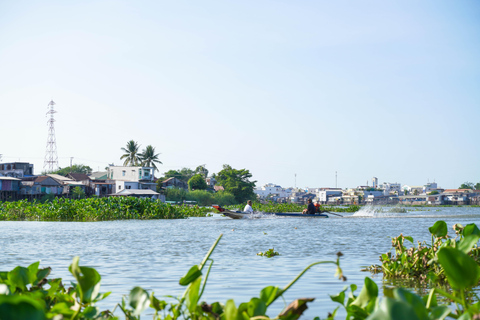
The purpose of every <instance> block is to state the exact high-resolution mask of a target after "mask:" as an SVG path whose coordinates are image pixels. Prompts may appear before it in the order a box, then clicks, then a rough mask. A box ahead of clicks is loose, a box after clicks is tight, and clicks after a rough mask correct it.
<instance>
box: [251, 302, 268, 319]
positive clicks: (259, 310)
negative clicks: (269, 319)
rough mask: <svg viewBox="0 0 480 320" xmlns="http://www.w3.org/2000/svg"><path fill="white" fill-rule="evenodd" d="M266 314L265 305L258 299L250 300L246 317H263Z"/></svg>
mask: <svg viewBox="0 0 480 320" xmlns="http://www.w3.org/2000/svg"><path fill="white" fill-rule="evenodd" d="M265 312H267V304H266V303H265V301H263V300H262V299H259V298H252V299H251V300H250V302H248V315H249V316H250V317H255V316H263V315H265Z"/></svg>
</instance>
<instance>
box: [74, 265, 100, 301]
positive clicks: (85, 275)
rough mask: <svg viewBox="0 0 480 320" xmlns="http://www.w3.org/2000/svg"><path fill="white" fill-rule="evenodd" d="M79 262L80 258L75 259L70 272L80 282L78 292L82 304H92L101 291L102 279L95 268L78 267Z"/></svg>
mask: <svg viewBox="0 0 480 320" xmlns="http://www.w3.org/2000/svg"><path fill="white" fill-rule="evenodd" d="M79 260H80V258H79V257H74V258H73V262H72V264H71V265H70V267H69V268H68V270H69V271H70V272H71V273H72V275H73V276H74V277H75V279H77V281H78V286H77V292H78V295H79V298H80V301H81V302H82V303H91V302H92V301H94V300H95V298H96V297H97V296H98V292H99V291H100V280H101V277H100V274H98V272H97V270H95V269H94V268H89V267H80V266H78V262H79Z"/></svg>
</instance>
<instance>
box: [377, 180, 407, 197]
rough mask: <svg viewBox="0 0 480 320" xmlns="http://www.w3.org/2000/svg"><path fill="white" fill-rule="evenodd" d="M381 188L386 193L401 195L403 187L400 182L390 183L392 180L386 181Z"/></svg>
mask: <svg viewBox="0 0 480 320" xmlns="http://www.w3.org/2000/svg"><path fill="white" fill-rule="evenodd" d="M380 189H382V190H383V194H384V195H389V194H392V193H395V194H397V195H400V194H401V192H402V187H401V185H400V183H396V182H395V183H390V182H384V183H383V184H382V185H381V186H380Z"/></svg>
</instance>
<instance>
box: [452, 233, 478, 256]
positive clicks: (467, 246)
mask: <svg viewBox="0 0 480 320" xmlns="http://www.w3.org/2000/svg"><path fill="white" fill-rule="evenodd" d="M479 239H480V235H476V234H469V235H468V236H465V238H463V239H462V240H460V241H459V242H458V243H457V249H458V250H460V251H462V252H464V253H469V252H470V250H472V248H473V246H474V245H475V244H476V243H477V242H478V240H479Z"/></svg>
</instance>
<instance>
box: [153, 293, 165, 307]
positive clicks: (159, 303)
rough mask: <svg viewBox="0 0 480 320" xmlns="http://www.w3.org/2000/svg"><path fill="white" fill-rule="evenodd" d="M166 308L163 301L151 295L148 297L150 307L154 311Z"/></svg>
mask: <svg viewBox="0 0 480 320" xmlns="http://www.w3.org/2000/svg"><path fill="white" fill-rule="evenodd" d="M166 306H167V303H166V302H165V301H163V300H158V299H157V298H155V296H154V295H153V293H152V294H151V295H150V307H152V308H153V309H155V311H162V310H163V309H165V307H166Z"/></svg>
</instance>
